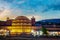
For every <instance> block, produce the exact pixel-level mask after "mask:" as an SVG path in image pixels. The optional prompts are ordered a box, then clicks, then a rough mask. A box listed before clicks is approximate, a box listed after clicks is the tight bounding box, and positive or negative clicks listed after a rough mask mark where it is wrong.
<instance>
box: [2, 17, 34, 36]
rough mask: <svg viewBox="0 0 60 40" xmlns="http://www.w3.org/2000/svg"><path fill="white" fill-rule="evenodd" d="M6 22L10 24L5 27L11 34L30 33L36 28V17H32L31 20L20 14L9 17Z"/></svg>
mask: <svg viewBox="0 0 60 40" xmlns="http://www.w3.org/2000/svg"><path fill="white" fill-rule="evenodd" d="M6 24H8V26H7V27H3V28H5V29H8V30H9V31H10V34H11V35H16V34H17V35H19V34H21V33H27V34H30V33H31V30H32V29H33V28H35V26H34V25H35V18H34V17H32V18H31V20H30V19H28V18H27V17H25V16H18V17H16V18H15V19H9V17H7V21H6Z"/></svg>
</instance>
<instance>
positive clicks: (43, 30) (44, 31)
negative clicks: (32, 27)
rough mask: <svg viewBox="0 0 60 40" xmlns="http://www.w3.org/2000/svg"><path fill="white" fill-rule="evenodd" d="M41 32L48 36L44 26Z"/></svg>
mask: <svg viewBox="0 0 60 40" xmlns="http://www.w3.org/2000/svg"><path fill="white" fill-rule="evenodd" d="M41 31H42V32H43V34H45V35H48V33H47V31H48V30H47V29H46V28H45V27H44V26H42V28H41Z"/></svg>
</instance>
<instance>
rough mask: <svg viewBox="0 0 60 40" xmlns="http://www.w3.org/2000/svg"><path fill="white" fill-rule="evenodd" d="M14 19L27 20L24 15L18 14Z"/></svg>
mask: <svg viewBox="0 0 60 40" xmlns="http://www.w3.org/2000/svg"><path fill="white" fill-rule="evenodd" d="M15 19H16V20H29V19H28V18H27V17H25V16H18V17H16V18H15Z"/></svg>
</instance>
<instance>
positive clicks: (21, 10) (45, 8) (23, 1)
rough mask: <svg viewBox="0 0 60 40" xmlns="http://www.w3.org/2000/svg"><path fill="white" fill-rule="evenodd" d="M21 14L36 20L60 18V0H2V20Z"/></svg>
mask: <svg viewBox="0 0 60 40" xmlns="http://www.w3.org/2000/svg"><path fill="white" fill-rule="evenodd" d="M21 15H23V16H27V17H29V18H31V17H32V16H34V17H35V18H36V20H42V19H53V18H54V19H55V18H60V0H0V20H5V19H6V17H10V18H15V17H16V16H21Z"/></svg>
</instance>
